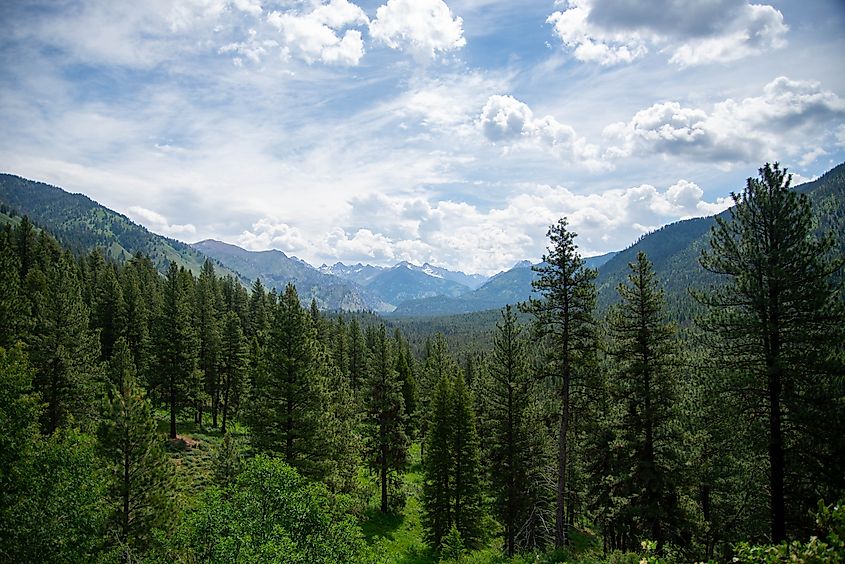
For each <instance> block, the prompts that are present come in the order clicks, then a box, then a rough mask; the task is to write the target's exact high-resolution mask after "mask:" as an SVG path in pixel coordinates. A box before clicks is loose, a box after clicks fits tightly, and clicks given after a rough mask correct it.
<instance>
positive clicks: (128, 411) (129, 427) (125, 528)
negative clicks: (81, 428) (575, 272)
mask: <svg viewBox="0 0 845 564" xmlns="http://www.w3.org/2000/svg"><path fill="white" fill-rule="evenodd" d="M110 369H111V373H112V381H113V382H114V384H113V386H112V389H111V390H110V392H109V399H108V402H107V405H106V409H105V413H104V416H103V420H102V422H101V424H100V429H99V439H100V448H101V451H102V454H103V458H104V459H105V460H106V461H108V467H109V470H110V473H111V475H112V487H111V492H112V493H111V496H110V502H111V504H112V506H113V510H112V519H113V524H114V526H115V530H116V536H117V540H118V544H119V546H120V548H121V551H122V553H123V560H124V561H132V560H133V559H134V558H133V556H134V555H136V554H137V553H139V552H141V551H143V550H144V549H145V548H146V546H147V545H148V543H149V542H150V534H151V533H152V530H153V529H154V528H156V527H161V526H163V525H164V524H166V523H167V522H168V521H169V520H170V518H171V514H172V500H173V488H174V483H173V477H174V474H173V466H172V463H171V462H170V460H169V459H168V457H167V455H166V453H165V452H164V448H163V447H164V445H163V443H164V437H162V436H161V435H160V434H159V433H158V431H157V425H156V421H155V419H154V418H153V415H152V408H151V406H150V402H149V401H148V400H147V399H146V397H145V394H144V392H143V390H142V389H141V387H140V386H139V385H138V382H137V380H136V378H135V366H134V363H133V362H132V355H131V353H130V351H129V347H128V345H127V343H126V341H125V340H124V339H119V340H118V341H117V343H116V344H115V347H114V355H113V356H112V361H111V367H110Z"/></svg>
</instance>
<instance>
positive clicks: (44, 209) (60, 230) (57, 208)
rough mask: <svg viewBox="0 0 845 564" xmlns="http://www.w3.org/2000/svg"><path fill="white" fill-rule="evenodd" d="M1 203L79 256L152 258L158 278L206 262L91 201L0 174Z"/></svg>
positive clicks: (223, 271)
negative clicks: (170, 268) (96, 252)
mask: <svg viewBox="0 0 845 564" xmlns="http://www.w3.org/2000/svg"><path fill="white" fill-rule="evenodd" d="M0 203H2V204H3V205H5V206H7V207H8V208H9V209H10V210H14V212H15V213H17V214H18V215H26V216H28V217H29V219H30V220H31V221H32V222H33V223H34V224H35V225H37V226H39V227H41V228H43V229H46V230H47V231H48V232H49V233H50V234H52V235H53V236H54V237H55V238H56V239H57V240H58V241H59V243H61V244H62V245H63V246H64V247H66V248H68V249H70V250H72V251H73V252H74V253H76V254H80V255H81V254H85V253H88V252H90V251H92V250H93V249H95V248H100V249H102V250H103V253H104V254H105V255H106V256H107V257H109V258H112V259H114V260H118V261H123V260H126V259H128V258H130V257H131V256H133V255H135V254H136V253H141V254H143V255H147V256H149V257H150V259H152V261H153V263H154V264H155V265H156V268H158V269H159V271H160V272H164V271H165V270H166V269H167V265H168V263H169V262H170V261H174V262H176V263H177V264H179V265H181V266H184V267H185V268H187V269H189V270H190V271H192V272H193V273H195V274H198V273H199V271H200V269H201V268H202V264H203V262H205V259H206V257H205V255H203V254H202V253H200V252H198V251H196V250H194V249H192V248H191V247H190V246H188V245H186V244H185V243H182V242H180V241H176V240H175V239H169V238H167V237H163V236H161V235H157V234H155V233H152V232H150V231H148V230H147V229H146V228H145V227H142V226H140V225H138V224H137V223H134V222H133V221H132V220H130V219H129V218H128V217H126V216H124V215H122V214H119V213H117V212H115V211H112V210H110V209H108V208H106V207H104V206H101V205H100V204H98V203H97V202H95V201H93V200H91V199H90V198H88V197H87V196H84V195H82V194H71V193H69V192H66V191H64V190H62V189H61V188H57V187H56V186H50V185H48V184H44V183H42V182H35V181H32V180H27V179H25V178H21V177H19V176H14V175H11V174H0ZM216 269H217V272H218V274H222V275H224V276H225V275H227V274H231V275H233V276H235V277H236V278H239V279H240V278H241V277H240V276H238V275H237V273H236V272H234V271H233V270H230V269H227V268H225V267H223V266H222V265H219V264H218V265H216Z"/></svg>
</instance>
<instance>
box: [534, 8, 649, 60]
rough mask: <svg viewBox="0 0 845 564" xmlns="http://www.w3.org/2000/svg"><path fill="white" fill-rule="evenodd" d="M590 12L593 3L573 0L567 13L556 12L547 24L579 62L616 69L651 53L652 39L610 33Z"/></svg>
mask: <svg viewBox="0 0 845 564" xmlns="http://www.w3.org/2000/svg"><path fill="white" fill-rule="evenodd" d="M590 9H591V2H590V1H589V0H571V1H570V2H569V7H568V8H567V9H566V10H564V11H557V12H554V13H553V14H552V15H550V16H549V17H548V19H547V20H546V22H547V23H550V24H552V25H553V26H554V32H555V35H557V36H558V37H559V38H560V40H561V41H563V43H564V45H566V46H567V47H569V48H571V49H573V54H574V55H575V58H576V59H578V60H579V61H585V62H595V63H599V64H602V65H614V64H618V63H630V62H631V61H633V60H634V59H638V58H639V57H642V56H643V55H645V54H646V53H647V52H648V48H647V47H646V44H647V43H648V37H645V36H643V35H642V33H640V32H637V31H634V32H614V31H606V30H604V29H603V28H602V27H600V26H596V25H594V24H592V23H590V22H589V16H590Z"/></svg>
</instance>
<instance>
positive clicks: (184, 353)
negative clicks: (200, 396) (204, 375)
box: [155, 262, 199, 439]
mask: <svg viewBox="0 0 845 564" xmlns="http://www.w3.org/2000/svg"><path fill="white" fill-rule="evenodd" d="M192 291H193V288H192V282H191V275H190V273H189V272H187V271H186V270H184V269H180V268H179V267H178V266H177V265H176V263H175V262H171V263H170V266H169V268H168V270H167V278H166V280H165V283H164V292H163V294H164V295H163V301H162V310H161V312H160V314H159V316H158V319H157V327H156V338H155V341H156V376H157V378H156V382H155V384H156V386H157V387H158V388H159V389H160V390H161V392H162V393H163V394H164V397H165V400H166V401H167V404H168V407H169V411H170V438H171V439H175V438H176V417H177V415H178V412H179V409H180V408H181V407H183V406H184V405H188V404H189V403H190V402H191V401H192V400H193V399H194V398H195V397H196V393H197V390H196V386H197V382H196V379H197V372H196V370H197V350H198V348H199V344H198V339H197V334H196V331H195V330H194V325H193V300H192V298H193V296H192V293H193V292H192Z"/></svg>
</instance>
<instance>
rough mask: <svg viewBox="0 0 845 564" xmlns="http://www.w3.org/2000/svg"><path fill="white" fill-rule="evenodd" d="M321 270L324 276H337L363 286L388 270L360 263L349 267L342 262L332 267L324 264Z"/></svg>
mask: <svg viewBox="0 0 845 564" xmlns="http://www.w3.org/2000/svg"><path fill="white" fill-rule="evenodd" d="M319 270H320V272H322V273H323V274H331V275H332V276H337V277H338V278H343V279H345V280H351V281H352V282H355V283H356V284H360V285H361V286H366V285H367V284H369V283H370V282H372V281H373V278H375V277H376V276H378V275H379V274H381V273H382V272H384V271H385V270H387V267H384V266H372V265H370V264H361V263H360V262H359V263H358V264H353V265H350V266H347V265H345V264H343V263H342V262H336V263H334V264H333V265H331V266H328V265H325V264H324V265H322V266H320V268H319Z"/></svg>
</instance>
